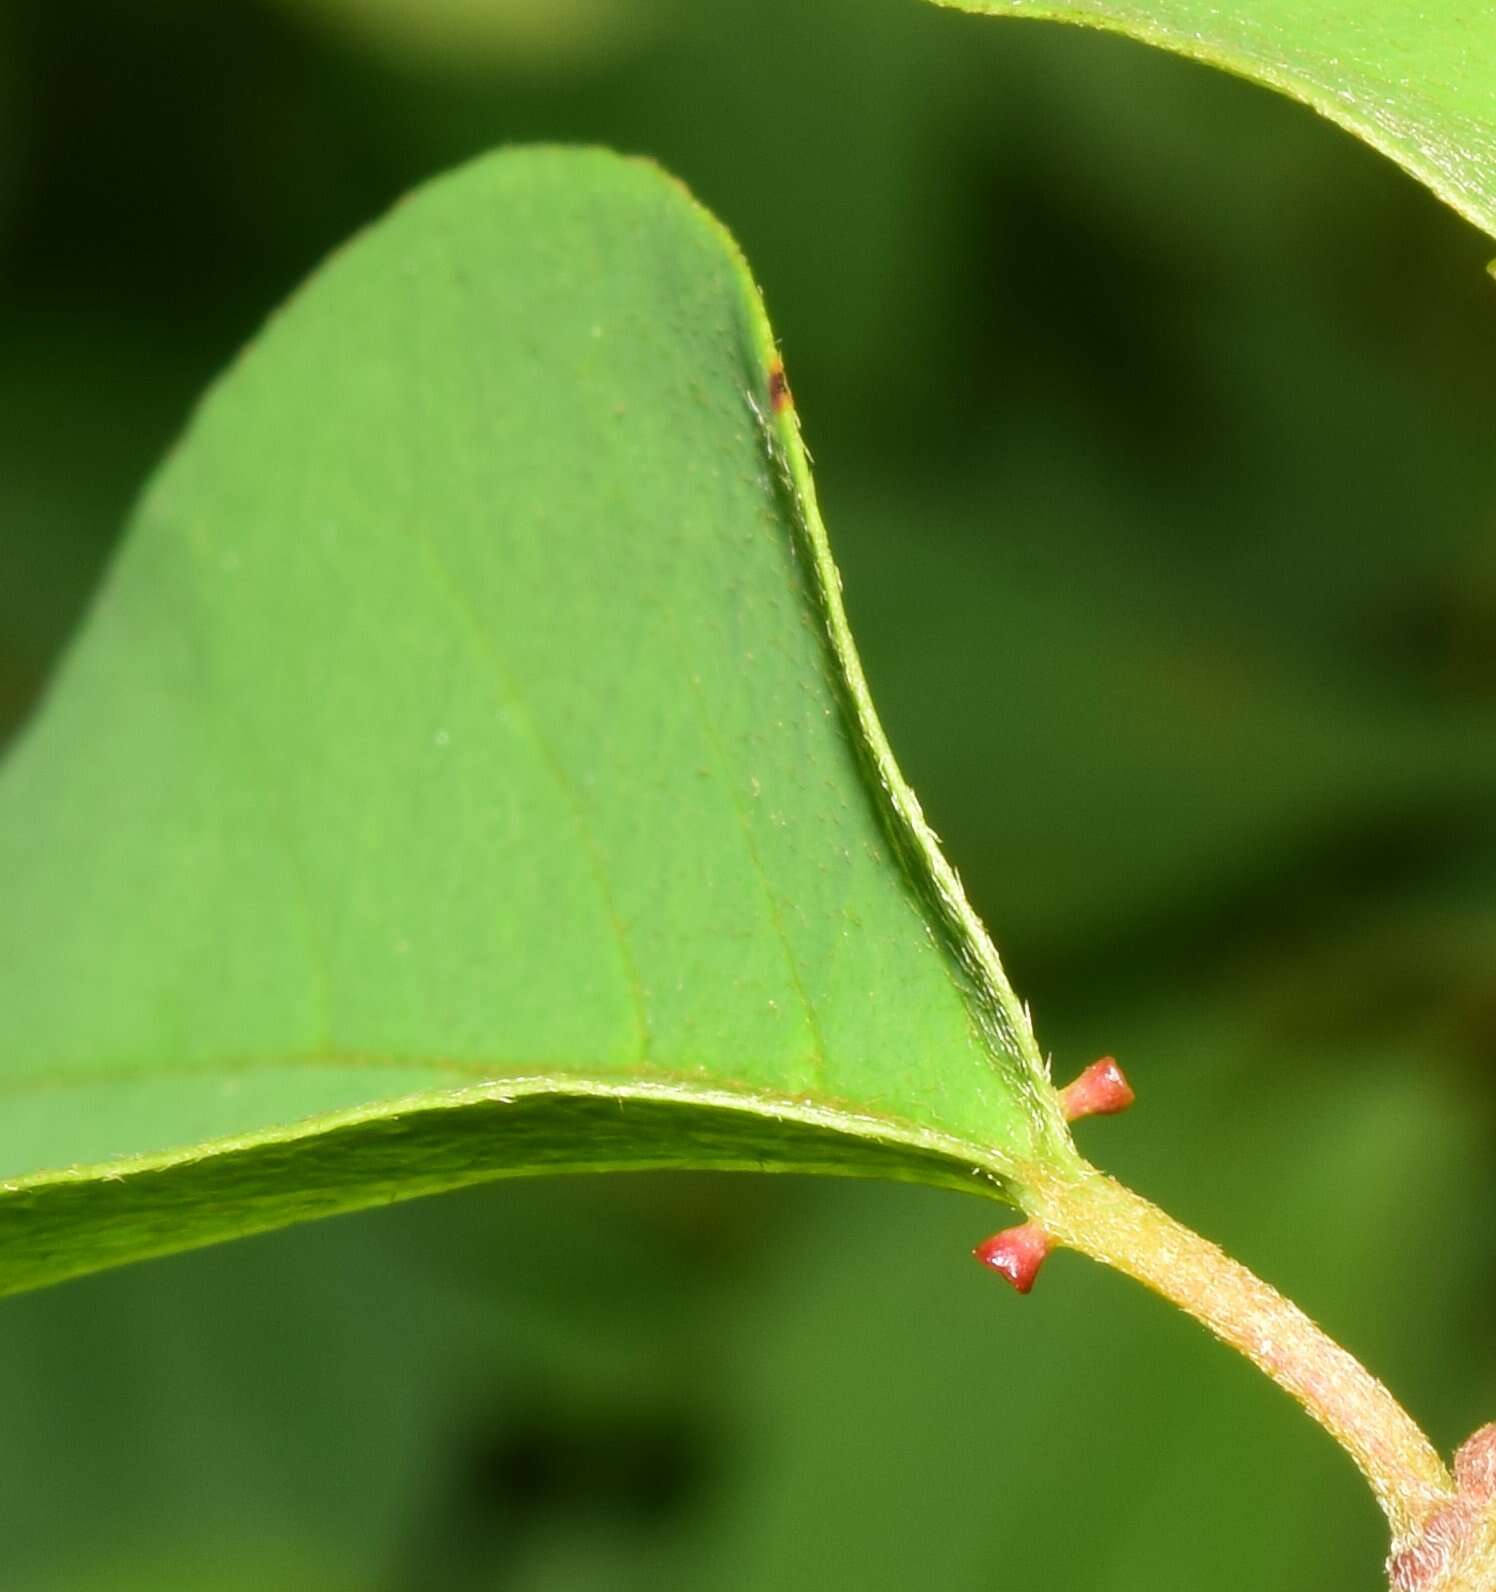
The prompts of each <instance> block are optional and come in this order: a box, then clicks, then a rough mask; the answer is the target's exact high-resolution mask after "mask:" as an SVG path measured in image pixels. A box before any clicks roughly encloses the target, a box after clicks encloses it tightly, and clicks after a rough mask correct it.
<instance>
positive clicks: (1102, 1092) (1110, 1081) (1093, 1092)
mask: <svg viewBox="0 0 1496 1592" xmlns="http://www.w3.org/2000/svg"><path fill="white" fill-rule="evenodd" d="M1136 1099H1137V1096H1136V1095H1135V1094H1134V1093H1133V1092H1132V1085H1131V1084H1130V1083H1128V1081H1127V1078H1126V1076H1125V1075H1124V1073H1123V1071H1122V1069H1121V1068H1120V1067H1119V1066H1118V1065H1117V1060H1116V1057H1115V1056H1103V1057H1102V1058H1101V1060H1100V1061H1093V1062H1092V1063H1091V1065H1090V1066H1089V1067H1087V1068H1086V1070H1085V1071H1084V1072H1083V1073H1082V1074H1081V1075H1080V1077H1078V1078H1077V1079H1076V1080H1075V1081H1074V1082H1073V1083H1069V1084H1066V1086H1065V1087H1064V1088H1063V1089H1062V1090H1061V1091H1060V1109H1061V1110H1062V1111H1063V1112H1064V1113H1065V1120H1066V1122H1078V1121H1080V1119H1081V1118H1082V1117H1109V1116H1113V1115H1114V1114H1115V1113H1116V1112H1118V1111H1126V1109H1127V1108H1128V1106H1130V1105H1131V1104H1132V1103H1133V1101H1134V1100H1136Z"/></svg>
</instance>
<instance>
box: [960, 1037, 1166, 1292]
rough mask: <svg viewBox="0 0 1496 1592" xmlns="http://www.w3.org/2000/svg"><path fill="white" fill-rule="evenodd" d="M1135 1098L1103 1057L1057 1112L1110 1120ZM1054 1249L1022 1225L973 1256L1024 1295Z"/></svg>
mask: <svg viewBox="0 0 1496 1592" xmlns="http://www.w3.org/2000/svg"><path fill="white" fill-rule="evenodd" d="M1136 1098H1137V1097H1136V1095H1134V1094H1133V1092H1132V1085H1131V1084H1129V1083H1128V1081H1127V1079H1126V1077H1125V1076H1124V1075H1123V1072H1122V1069H1121V1068H1120V1067H1119V1066H1118V1065H1117V1062H1116V1058H1115V1057H1112V1056H1103V1057H1102V1058H1101V1060H1100V1061H1093V1062H1092V1063H1091V1065H1090V1066H1089V1067H1087V1068H1086V1070H1085V1071H1084V1072H1083V1073H1081V1075H1080V1076H1079V1077H1078V1078H1077V1079H1075V1081H1074V1082H1073V1083H1069V1084H1067V1085H1066V1086H1065V1087H1064V1088H1063V1089H1062V1090H1061V1091H1060V1109H1061V1110H1062V1111H1063V1112H1064V1113H1065V1120H1066V1121H1067V1122H1078V1121H1079V1120H1080V1119H1081V1118H1082V1117H1109V1116H1113V1115H1115V1114H1116V1113H1117V1112H1118V1111H1125V1110H1126V1109H1127V1108H1128V1106H1130V1105H1131V1104H1132V1103H1133V1101H1134V1100H1135V1099H1136ZM1053 1248H1054V1240H1053V1239H1052V1238H1050V1236H1049V1234H1048V1233H1046V1232H1045V1231H1044V1229H1043V1227H1041V1226H1040V1225H1039V1223H1038V1222H1024V1223H1023V1225H1022V1226H1021V1227H1005V1228H1004V1229H1003V1230H1002V1232H1000V1233H994V1234H993V1235H992V1237H991V1238H989V1239H986V1240H985V1241H984V1242H983V1243H980V1244H978V1245H977V1247H976V1248H975V1249H974V1250H972V1254H973V1255H975V1256H976V1258H977V1259H978V1260H979V1261H981V1263H982V1264H983V1265H984V1266H990V1267H991V1268H992V1270H993V1271H995V1272H996V1273H997V1274H998V1275H999V1276H1000V1277H1005V1278H1006V1279H1007V1280H1008V1281H1009V1282H1010V1283H1012V1285H1013V1286H1014V1287H1015V1288H1016V1289H1017V1290H1018V1292H1019V1293H1021V1294H1026V1293H1027V1292H1028V1291H1029V1289H1030V1288H1032V1287H1033V1286H1034V1279H1035V1278H1036V1277H1037V1276H1038V1275H1039V1268H1040V1267H1041V1266H1042V1265H1043V1264H1044V1261H1045V1259H1046V1257H1047V1256H1048V1254H1049V1252H1050V1250H1051V1249H1053Z"/></svg>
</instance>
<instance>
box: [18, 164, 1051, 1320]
mask: <svg viewBox="0 0 1496 1592" xmlns="http://www.w3.org/2000/svg"><path fill="white" fill-rule="evenodd" d="M774 359H775V356H774V349H773V343H772V338H771V334H770V332H769V328H768V325H767V322H766V321H765V319H764V316H763V311H762V309H761V307H760V305H759V302H758V299H757V296H756V293H755V292H754V289H753V287H752V283H751V281H750V280H749V278H748V275H747V272H746V269H745V267H744V265H743V263H742V260H741V258H740V257H739V255H738V254H737V251H736V250H735V248H734V247H733V246H732V244H731V242H730V240H729V239H728V238H727V237H726V235H725V233H723V232H722V230H721V229H720V227H718V226H717V224H716V223H715V222H714V221H712V219H711V218H710V217H709V216H707V215H706V214H705V213H704V212H703V211H702V210H701V209H700V208H699V207H698V206H697V205H696V204H695V203H694V202H693V201H692V200H691V199H690V198H689V197H688V196H687V195H686V194H685V192H684V191H683V190H682V189H681V188H680V187H679V186H678V185H677V184H675V183H673V182H671V181H670V180H668V179H667V178H665V177H663V176H662V175H661V174H660V173H659V172H657V171H656V170H655V169H653V168H652V167H649V166H648V165H646V164H643V163H640V162H633V161H625V160H623V159H620V158H619V157H616V156H613V155H609V154H605V153H601V152H580V151H558V150H534V151H526V152H510V153H505V154H501V155H497V156H493V157H490V158H488V159H485V160H482V161H479V162H477V163H476V164H474V165H473V166H470V167H468V168H466V169H464V170H462V171H460V172H458V173H456V174H454V175H453V176H450V177H447V178H444V179H442V180H440V181H438V182H436V183H433V184H432V185H430V186H429V187H427V188H425V189H424V190H422V191H420V192H419V193H417V194H416V195H414V196H413V197H411V198H410V199H408V200H407V201H406V202H404V203H403V204H402V205H401V206H400V207H399V208H398V209H397V210H396V211H395V212H394V214H392V215H391V216H390V217H389V218H387V219H386V220H385V221H383V222H382V223H380V224H379V225H378V226H377V227H375V228H374V229H372V230H371V231H370V232H369V233H368V234H366V235H365V236H364V237H362V238H360V239H359V240H357V241H356V242H355V243H354V244H353V245H352V246H351V247H349V248H348V249H346V250H345V251H343V252H342V253H341V254H340V255H339V256H337V257H336V258H335V259H334V260H333V261H332V262H331V263H330V264H329V265H328V266H327V267H326V268H325V269H324V270H323V271H322V272H321V273H320V274H319V275H318V276H317V277H316V278H315V279H314V280H313V282H312V284H311V285H310V286H309V287H308V288H307V289H306V290H305V291H304V292H303V293H302V294H300V295H299V296H298V297H297V298H296V299H294V300H293V301H292V303H291V304H290V305H289V306H288V307H287V308H286V309H285V310H283V311H282V312H281V313H280V314H279V315H278V316H277V317H276V319H275V320H274V321H273V322H272V324H271V326H270V327H269V328H268V329H267V331H266V332H265V333H264V335H263V336H262V338H261V339H260V340H259V342H258V343H257V344H256V345H255V346H254V347H253V348H252V349H251V350H250V351H249V352H248V353H247V354H246V355H245V356H244V358H243V359H242V360H241V361H240V362H239V363H238V364H237V366H236V367H235V368H234V369H233V370H232V371H231V372H230V373H229V374H228V375H227V376H226V378H225V379H224V380H223V381H222V382H221V383H220V385H219V386H218V387H217V388H216V389H215V390H214V391H213V392H212V393H211V394H210V396H209V397H208V399H207V400H206V402H205V403H204V405H203V407H202V409H201V411H200V412H199V414H198V415H197V416H196V417H195V419H194V420H193V422H192V424H191V426H190V428H189V430H188V433H187V435H186V437H185V439H184V441H183V442H182V443H181V445H180V446H179V447H178V449H177V450H176V452H175V453H174V454H173V456H172V457H171V458H170V459H169V460H168V462H167V464H166V466H165V467H164V469H163V470H162V471H161V473H160V474H159V476H158V477H157V479H156V480H155V481H154V482H153V483H152V485H151V486H150V488H149V489H148V491H147V493H146V494H145V497H144V499H143V501H142V503H141V506H140V508H139V510H138V513H137V515H136V517H135V520H134V523H133V525H132V527H131V530H130V533H129V536H128V538H127V540H126V543H125V547H124V550H123V553H122V555H121V556H120V558H119V559H118V560H117V562H116V564H115V566H114V568H113V569H112V571H111V572H110V574H109V576H108V578H107V581H106V583H105V586H104V588H103V590H102V592H101V593H100V595H99V597H98V599H97V602H96V604H95V607H94V610H93V613H92V615H91V617H90V619H89V621H88V623H87V625H86V627H85V629H84V631H83V634H82V636H81V638H80V639H79V641H78V642H77V644H76V645H75V647H74V649H73V651H72V653H71V654H70V656H69V658H68V660H67V662H66V665H65V667H64V669H63V671H62V673H61V676H60V678H59V679H58V681H57V682H56V684H55V686H54V689H53V691H52V693H51V696H50V698H49V700H48V701H47V703H46V704H45V707H44V709H43V711H42V712H41V714H40V715H39V717H38V719H37V721H36V722H35V723H34V725H32V726H31V728H30V729H29V731H28V732H27V734H26V735H25V736H24V737H23V739H22V741H21V743H20V745H19V747H18V748H17V750H16V751H15V753H14V754H13V755H12V757H11V758H10V760H9V762H8V764H7V766H6V768H5V770H4V777H3V780H0V878H3V879H4V880H5V881H6V886H5V891H4V900H3V904H0V1034H3V1035H4V1039H3V1042H0V1044H3V1051H0V1069H3V1070H0V1094H3V1096H4V1098H5V1102H6V1109H5V1112H4V1115H3V1119H0V1178H4V1179H7V1181H5V1182H3V1184H0V1290H3V1289H15V1288H21V1287H26V1286H33V1285H36V1284H39V1283H42V1282H45V1281H48V1280H50V1279H54V1278H57V1277H61V1276H66V1275H70V1274H73V1273H77V1272H81V1271H86V1270H89V1269H92V1268H94V1267H97V1266H100V1265H107V1264H112V1263H115V1262H118V1261H123V1260H126V1259H129V1258H132V1257H134V1256H138V1255H142V1254H150V1253H161V1252H164V1251H166V1250H170V1249H174V1248H180V1247H184V1246H186V1245H187V1244H190V1243H197V1242H205V1241H208V1240H209V1239H213V1238H218V1237H223V1236H227V1235H229V1234H231V1233H234V1232H243V1231H250V1230H256V1229H261V1228H266V1227H270V1226H275V1225H278V1224H280V1223H283V1222H286V1221H289V1220H293V1219H297V1218H300V1217H305V1216H308V1215H312V1214H317V1213H321V1212H330V1211H334V1210H344V1209H350V1208H353V1207H355V1206H358V1205H362V1204H368V1203H371V1202H375V1201H384V1200H388V1199H392V1198H398V1197H402V1196H405V1195H411V1194H417V1193H424V1192H429V1191H432V1190H435V1189H440V1188H447V1187H453V1186H456V1185H458V1184H461V1183H465V1182H471V1181H474V1180H477V1179H481V1178H485V1177H492V1176H497V1175H503V1174H512V1173H517V1172H524V1171H531V1172H543V1171H554V1170H579V1169H584V1168H599V1169H601V1168H610V1167H618V1166H664V1165H674V1166H696V1167H720V1166H726V1167H760V1166H770V1167H777V1168H782V1169H787V1170H805V1171H837V1172H852V1173H858V1172H860V1173H866V1174H870V1175H880V1174H881V1175H888V1176H896V1177H918V1178H922V1179H924V1180H926V1181H933V1182H941V1183H946V1184H953V1185H955V1186H958V1187H969V1188H973V1189H976V1190H978V1191H984V1192H987V1193H992V1192H999V1193H1006V1194H1008V1195H1009V1197H1015V1192H1016V1188H1017V1186H1019V1185H1021V1183H1022V1180H1023V1176H1024V1170H1025V1168H1027V1167H1030V1166H1032V1165H1033V1164H1034V1162H1035V1161H1036V1159H1038V1158H1044V1159H1052V1158H1054V1157H1056V1156H1061V1157H1063V1156H1068V1155H1070V1154H1072V1153H1073V1152H1071V1151H1070V1149H1069V1146H1068V1140H1067V1139H1066V1137H1065V1135H1064V1131H1063V1128H1062V1127H1061V1126H1060V1125H1059V1123H1058V1121H1057V1119H1056V1117H1055V1111H1054V1105H1053V1097H1052V1094H1051V1092H1050V1091H1049V1089H1048V1087H1047V1084H1046V1078H1045V1069H1044V1066H1043V1063H1042V1061H1041V1059H1040V1057H1039V1055H1038V1053H1037V1051H1036V1049H1035V1047H1034V1042H1033V1038H1032V1035H1031V1033H1030V1031H1029V1028H1028V1023H1027V1018H1026V1015H1025V1014H1024V1012H1023V1011H1022V1009H1021V1007H1020V1006H1019V1005H1018V1003H1017V1002H1016V1001H1015V1000H1014V999H1013V997H1012V995H1011V992H1010V991H1009V990H1008V988H1007V986H1006V984H1005V982H1004V981H1003V979H1002V974H1001V969H1000V968H999V967H998V966H997V963H996V958H995V955H994V954H993V953H992V951H991V947H990V944H988V942H987V941H986V939H985V936H984V935H983V934H982V931H981V929H980V927H979V926H978V925H976V923H975V920H974V919H973V918H972V917H971V915H970V911H969V908H967V907H966V904H965V902H964V899H963V898H962V897H961V895H960V891H959V886H958V885H957V884H956V882H955V880H954V877H953V876H952V875H951V874H950V872H949V870H948V868H947V867H946V865H945V864H944V862H943V861H942V860H941V859H940V857H939V855H938V853H937V852H936V851H935V849H934V843H933V840H932V839H931V837H930V836H929V835H928V832H927V831H926V830H925V829H924V826H923V824H922V822H921V820H920V818H919V814H918V809H917V807H916V806H915V804H914V802H913V798H912V796H910V795H909V793H908V791H907V789H906V788H905V787H904V785H903V782H902V780H901V779H900V778H899V776H898V772H897V769H896V768H895V767H894V765H893V763H892V759H891V756H890V755H889V753H888V751H887V748H886V746H885V745H884V743H883V741H882V737H881V732H880V731H879V730H878V728H877V725H876V721H875V720H874V719H873V717H872V710H871V706H870V704H869V703H868V702H867V699H866V693H865V690H864V688H863V686H862V683H861V677H860V674H859V673H858V670H857V665H856V660H855V656H854V655H853V653H852V650H851V643H850V639H849V638H848V636H847V635H846V631H845V621H844V619H843V618H842V614H841V609H840V602H839V598H838V596H837V583H836V578H835V573H834V570H833V569H832V567H831V565H830V561H829V555H828V554H827V552H826V548H825V543H824V537H823V535H822V533H821V531H820V527H819V521H818V519H817V518H816V514H815V508H814V503H813V500H812V496H811V487H810V481H809V476H808V472H807V467H806V463H805V457H804V454H803V450H802V449H801V447H800V443H799V438H798V429H797V422H796V419H795V415H794V412H793V408H792V406H791V404H790V403H789V401H788V397H787V394H785V393H783V392H782V391H781V388H780V383H779V379H778V377H777V375H776V373H775V363H774ZM80 1167H81V1168H82V1169H81V1170H80V1169H79V1168H80ZM68 1168H72V1169H73V1170H66V1169H68ZM59 1169H63V1170H59Z"/></svg>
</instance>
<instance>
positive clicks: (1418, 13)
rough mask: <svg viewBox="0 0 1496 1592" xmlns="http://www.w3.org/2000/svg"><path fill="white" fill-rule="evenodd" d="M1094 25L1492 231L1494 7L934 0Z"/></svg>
mask: <svg viewBox="0 0 1496 1592" xmlns="http://www.w3.org/2000/svg"><path fill="white" fill-rule="evenodd" d="M935 3H936V4H937V5H946V6H950V7H952V8H954V9H956V10H961V11H977V12H982V13H987V14H991V15H993V16H1017V17H1032V18H1037V19H1040V20H1045V21H1055V22H1078V23H1082V24H1084V25H1086V26H1090V27H1097V28H1106V29H1108V30H1110V31H1113V32H1117V33H1125V34H1127V35H1128V36H1129V37H1131V38H1135V39H1141V40H1142V41H1143V42H1144V43H1146V44H1156V45H1159V46H1161V47H1162V48H1164V49H1167V50H1174V51H1176V52H1178V53H1179V54H1180V55H1187V56H1190V57H1191V58H1192V59H1194V60H1197V61H1205V62H1207V63H1209V64H1210V65H1212V66H1219V67H1224V68H1225V69H1226V70H1227V71H1229V72H1237V73H1240V74H1241V75H1242V76H1243V77H1249V78H1254V79H1256V80H1257V81H1258V82H1261V83H1265V84H1267V85H1268V87H1270V88H1275V89H1277V90H1279V91H1280V92H1281V93H1284V94H1287V95H1290V96H1291V97H1292V98H1294V99H1298V100H1302V101H1303V102H1304V103H1305V104H1306V105H1310V106H1312V107H1313V108H1314V109H1315V110H1316V111H1318V112H1319V113H1320V115H1321V116H1325V117H1328V118H1329V119H1330V120H1331V121H1333V122H1338V123H1339V124H1340V125H1341V126H1342V127H1344V128H1347V129H1349V131H1351V132H1352V133H1354V134H1355V135H1356V136H1357V137H1358V138H1362V139H1364V140H1365V141H1366V142H1367V143H1368V144H1370V145H1371V146H1372V147H1373V148H1374V149H1379V150H1381V152H1382V153H1383V154H1384V155H1387V156H1389V157H1390V158H1391V159H1393V160H1395V161H1396V162H1397V163H1398V164H1399V165H1400V166H1402V167H1404V168H1405V169H1406V170H1407V171H1409V172H1411V173H1412V175H1413V176H1415V177H1416V178H1418V180H1419V181H1420V182H1422V183H1424V184H1426V185H1427V186H1428V187H1429V188H1431V189H1432V190H1433V191H1434V192H1435V193H1436V194H1438V196H1439V197H1440V198H1441V199H1443V200H1444V201H1445V202H1446V203H1447V204H1450V205H1452V206H1453V207H1454V208H1455V209H1456V210H1458V211H1459V212H1460V214H1461V215H1463V216H1465V217H1466V218H1467V219H1469V220H1470V221H1473V222H1474V223H1475V224H1476V226H1478V227H1480V228H1482V229H1483V230H1484V231H1486V232H1488V233H1490V234H1491V235H1492V236H1493V237H1496V114H1493V110H1496V68H1493V66H1492V62H1493V61H1496V11H1493V10H1492V9H1491V8H1490V7H1489V6H1472V5H1467V4H1464V3H1463V0H1430V3H1428V4H1426V5H1420V6H1418V7H1417V8H1416V9H1412V8H1410V7H1408V6H1407V5H1405V4H1402V3H1400V0H1238V3H1236V4H1233V5H1225V6H1223V5H1220V4H1218V3H1216V0H1069V3H1066V4H1054V3H1052V0H935Z"/></svg>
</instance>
